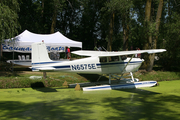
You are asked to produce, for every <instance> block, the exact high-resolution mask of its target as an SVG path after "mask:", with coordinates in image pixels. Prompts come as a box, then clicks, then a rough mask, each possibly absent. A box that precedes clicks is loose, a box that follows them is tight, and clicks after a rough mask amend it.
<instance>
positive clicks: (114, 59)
mask: <svg viewBox="0 0 180 120" xmlns="http://www.w3.org/2000/svg"><path fill="white" fill-rule="evenodd" d="M116 61H119V56H112V57H109V62H116Z"/></svg>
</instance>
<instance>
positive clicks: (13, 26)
mask: <svg viewBox="0 0 180 120" xmlns="http://www.w3.org/2000/svg"><path fill="white" fill-rule="evenodd" d="M18 11H19V3H18V2H17V0H0V19H1V20H0V22H1V23H0V38H1V40H3V39H6V38H11V37H13V36H14V35H17V33H18V29H19V28H20V26H19V24H18V14H17V12H18ZM1 42H2V41H1Z"/></svg>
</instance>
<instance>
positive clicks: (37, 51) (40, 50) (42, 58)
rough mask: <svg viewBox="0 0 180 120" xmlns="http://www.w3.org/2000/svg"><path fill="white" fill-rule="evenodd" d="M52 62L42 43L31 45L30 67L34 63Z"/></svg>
mask: <svg viewBox="0 0 180 120" xmlns="http://www.w3.org/2000/svg"><path fill="white" fill-rule="evenodd" d="M50 61H52V60H51V59H50V58H49V56H48V52H47V49H46V45H45V43H44V42H41V43H33V44H32V65H33V64H34V63H41V62H50Z"/></svg>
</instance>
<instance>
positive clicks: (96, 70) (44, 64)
mask: <svg viewBox="0 0 180 120" xmlns="http://www.w3.org/2000/svg"><path fill="white" fill-rule="evenodd" d="M165 51H166V50H165V49H151V50H139V51H118V52H107V51H89V50H78V51H73V52H71V53H73V54H76V55H80V56H86V57H85V58H81V59H76V60H72V61H53V60H51V59H50V58H49V56H48V52H47V50H46V45H45V43H44V42H39V43H33V44H32V67H31V69H32V71H41V72H45V71H46V72H53V71H56V72H57V71H59V72H75V73H85V74H87V73H88V74H108V75H109V81H108V84H107V85H100V86H91V87H83V88H82V89H83V91H92V90H107V89H121V88H139V87H151V86H155V85H156V84H157V82H156V81H139V80H138V79H137V78H134V77H133V72H136V71H137V70H138V69H139V67H140V66H141V64H142V62H143V61H144V60H143V59H141V58H134V56H135V54H141V53H148V54H152V53H161V52H165ZM129 55H131V57H126V56H129ZM127 73H129V76H130V79H127V78H125V77H124V74H127ZM118 74H119V75H120V76H119V75H118ZM112 78H116V79H119V81H125V83H124V82H123V84H122V83H120V84H111V79H112Z"/></svg>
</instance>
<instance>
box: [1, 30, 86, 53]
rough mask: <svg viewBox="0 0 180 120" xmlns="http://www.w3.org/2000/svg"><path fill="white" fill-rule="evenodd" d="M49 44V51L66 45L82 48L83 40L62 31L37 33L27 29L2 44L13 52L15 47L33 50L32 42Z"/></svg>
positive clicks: (26, 50) (20, 49)
mask: <svg viewBox="0 0 180 120" xmlns="http://www.w3.org/2000/svg"><path fill="white" fill-rule="evenodd" d="M42 40H43V41H44V43H45V44H46V46H47V50H48V51H57V52H61V51H64V50H65V49H64V47H65V46H68V47H79V48H82V42H76V41H73V40H70V39H69V38H67V37H65V36H64V35H62V34H61V33H60V32H56V33H53V34H35V33H32V32H29V31H28V30H25V31H24V32H23V33H21V34H19V35H18V36H16V37H14V38H11V39H6V40H5V43H4V44H2V46H3V51H6V52H12V51H13V48H14V51H15V52H25V53H30V52H31V44H32V43H35V42H42Z"/></svg>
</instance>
